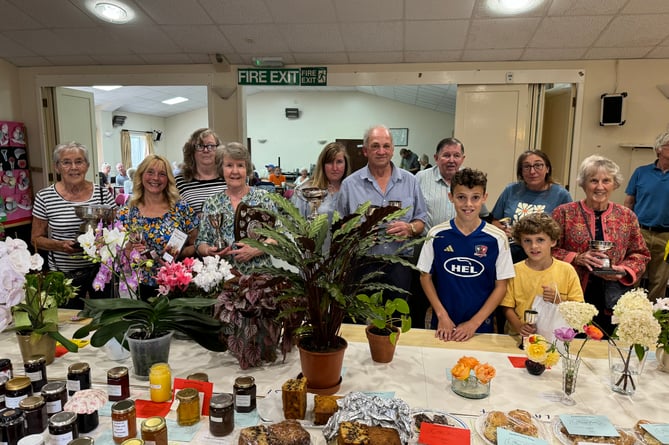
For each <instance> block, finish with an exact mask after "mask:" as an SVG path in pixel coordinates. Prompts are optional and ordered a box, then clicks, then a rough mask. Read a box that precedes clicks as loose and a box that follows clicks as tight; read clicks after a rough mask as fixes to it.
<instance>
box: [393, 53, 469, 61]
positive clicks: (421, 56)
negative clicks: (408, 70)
mask: <svg viewBox="0 0 669 445" xmlns="http://www.w3.org/2000/svg"><path fill="white" fill-rule="evenodd" d="M461 55H462V51H461V50H453V51H405V52H404V59H405V62H408V63H422V62H428V63H431V62H456V61H458V60H460V56H461Z"/></svg>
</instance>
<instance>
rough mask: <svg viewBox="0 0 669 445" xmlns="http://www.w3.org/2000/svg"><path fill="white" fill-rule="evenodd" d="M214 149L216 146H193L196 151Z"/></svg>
mask: <svg viewBox="0 0 669 445" xmlns="http://www.w3.org/2000/svg"><path fill="white" fill-rule="evenodd" d="M216 147H217V145H216V144H195V150H197V151H214V150H216Z"/></svg>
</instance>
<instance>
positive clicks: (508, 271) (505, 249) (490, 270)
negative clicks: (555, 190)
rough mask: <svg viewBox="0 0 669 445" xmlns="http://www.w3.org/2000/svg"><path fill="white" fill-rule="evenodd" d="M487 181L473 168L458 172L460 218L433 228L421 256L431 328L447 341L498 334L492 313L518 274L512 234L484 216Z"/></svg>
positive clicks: (455, 187)
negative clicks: (512, 250) (483, 218)
mask: <svg viewBox="0 0 669 445" xmlns="http://www.w3.org/2000/svg"><path fill="white" fill-rule="evenodd" d="M487 182H488V181H487V178H486V175H485V173H483V172H481V171H479V170H474V169H470V168H464V169H462V170H460V171H458V172H457V173H456V174H455V175H454V176H453V179H451V191H450V193H449V194H448V197H449V199H450V200H451V202H452V203H453V207H454V208H455V218H453V219H452V220H450V221H446V222H444V223H441V224H438V225H436V226H434V227H432V228H431V229H430V231H429V232H428V239H427V241H426V242H425V244H424V245H423V249H422V250H421V253H420V257H419V259H418V264H417V266H418V269H419V270H420V271H421V276H420V282H421V285H422V287H423V290H424V292H425V295H426V296H427V298H428V300H429V301H430V304H431V305H432V311H433V313H432V325H431V327H432V329H436V333H435V337H437V338H439V339H441V340H443V341H450V340H452V341H466V340H469V339H470V338H471V337H472V336H473V335H474V334H475V333H477V332H479V333H489V332H493V330H494V329H493V328H494V327H493V317H492V316H491V315H492V314H493V312H494V310H495V308H497V306H498V305H499V303H500V302H501V301H502V298H504V294H505V292H506V282H507V280H508V279H509V278H512V277H513V276H514V270H513V262H512V260H511V251H510V250H509V240H508V238H507V236H506V234H505V233H504V232H503V231H502V230H501V229H498V228H497V227H495V226H493V225H492V224H488V223H486V222H485V221H483V220H482V219H481V218H479V213H480V212H481V207H482V206H483V204H484V203H485V201H486V198H487V197H488V194H487V193H486V185H487Z"/></svg>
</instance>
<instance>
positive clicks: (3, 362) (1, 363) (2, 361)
mask: <svg viewBox="0 0 669 445" xmlns="http://www.w3.org/2000/svg"><path fill="white" fill-rule="evenodd" d="M11 364H12V361H11V360H10V359H8V358H0V368H4V367H7V366H9V365H11Z"/></svg>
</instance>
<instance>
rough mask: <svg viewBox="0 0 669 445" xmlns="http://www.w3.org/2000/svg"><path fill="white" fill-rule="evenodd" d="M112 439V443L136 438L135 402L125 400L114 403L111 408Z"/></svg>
mask: <svg viewBox="0 0 669 445" xmlns="http://www.w3.org/2000/svg"><path fill="white" fill-rule="evenodd" d="M111 418H112V439H114V443H118V444H120V443H123V441H124V440H127V439H130V438H133V437H135V436H137V412H136V411H135V402H134V401H132V400H130V399H126V400H121V401H120V402H116V403H114V404H113V405H112V407H111Z"/></svg>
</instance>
